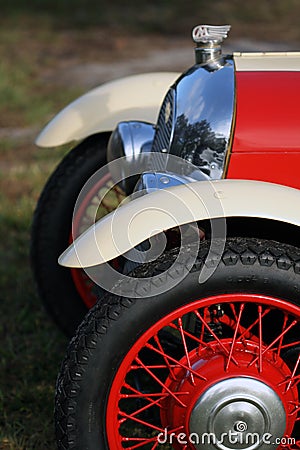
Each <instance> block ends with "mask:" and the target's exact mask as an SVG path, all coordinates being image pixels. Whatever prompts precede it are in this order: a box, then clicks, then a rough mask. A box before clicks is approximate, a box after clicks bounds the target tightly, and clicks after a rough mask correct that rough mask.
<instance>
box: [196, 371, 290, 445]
mask: <svg viewBox="0 0 300 450" xmlns="http://www.w3.org/2000/svg"><path fill="white" fill-rule="evenodd" d="M285 427H286V414H285V409H284V407H283V405H282V402H281V400H280V398H279V397H278V395H277V394H276V393H275V392H274V391H273V389H271V388H270V387H269V386H267V385H266V384H265V383H262V382H261V381H258V380H255V379H252V378H246V377H236V378H230V379H226V380H223V381H220V382H219V383H216V384H214V385H213V386H211V387H210V388H208V389H207V390H206V391H205V392H204V393H203V394H202V395H201V396H200V397H199V399H198V400H197V401H196V404H195V405H194V407H193V409H192V412H191V415H190V423H189V428H190V433H193V434H195V436H197V437H198V440H199V441H200V442H199V445H197V444H198V443H196V444H195V447H196V448H203V445H204V444H205V448H207V449H210V448H211V449H213V448H214V449H215V448H218V449H222V450H225V449H229V448H230V449H232V448H239V449H240V448H247V449H255V448H258V447H260V449H261V450H262V449H267V448H269V446H270V443H271V441H270V442H269V443H268V442H267V441H268V440H270V439H272V440H273V439H275V438H281V437H282V436H283V435H284V431H285Z"/></svg>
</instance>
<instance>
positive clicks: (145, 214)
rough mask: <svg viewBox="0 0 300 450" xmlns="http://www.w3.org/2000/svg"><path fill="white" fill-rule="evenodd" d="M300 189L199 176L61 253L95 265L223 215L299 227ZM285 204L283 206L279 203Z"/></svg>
mask: <svg viewBox="0 0 300 450" xmlns="http://www.w3.org/2000/svg"><path fill="white" fill-rule="evenodd" d="M299 203H300V191H299V190H296V189H293V188H289V187H286V186H282V185H277V184H272V183H265V182H260V181H248V180H217V181H197V182H192V183H188V184H184V185H180V186H175V187H172V188H169V189H163V190H159V191H155V192H152V193H150V194H147V195H144V196H142V197H139V198H137V199H135V200H132V201H130V202H128V203H126V204H124V205H122V206H121V207H119V208H118V209H117V210H116V211H114V212H112V213H110V214H108V215H107V216H105V217H104V218H103V219H101V220H100V221H99V222H97V223H96V224H95V225H94V226H92V227H91V228H89V229H88V230H87V231H86V232H85V233H84V234H82V235H81V236H80V237H79V238H78V239H76V240H75V242H74V243H73V244H72V245H71V246H70V247H69V248H68V249H67V250H66V251H65V252H64V253H63V254H62V255H61V257H60V259H59V263H60V264H61V265H63V266H66V267H92V266H95V265H98V264H101V263H104V262H107V261H109V260H111V259H113V258H116V257H117V256H120V255H122V254H124V253H126V252H127V251H129V250H130V249H132V248H133V247H136V246H137V245H138V244H140V243H141V242H143V241H145V240H146V239H149V238H150V237H151V236H154V235H156V234H159V233H160V232H162V231H166V230H168V229H170V228H173V227H176V226H179V225H184V224H187V223H192V222H196V221H199V220H205V219H214V218H220V217H225V218H226V217H259V218H264V219H272V220H277V221H282V222H287V223H290V224H294V225H297V226H300V211H299V209H298V208H295V205H298V204H299ZM278 205H280V208H278Z"/></svg>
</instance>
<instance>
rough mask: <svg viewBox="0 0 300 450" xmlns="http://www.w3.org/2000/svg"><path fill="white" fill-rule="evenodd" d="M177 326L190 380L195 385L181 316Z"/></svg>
mask: <svg viewBox="0 0 300 450" xmlns="http://www.w3.org/2000/svg"><path fill="white" fill-rule="evenodd" d="M178 326H179V330H180V335H181V339H182V343H183V348H184V353H185V357H186V360H187V364H188V368H189V374H190V377H191V382H192V384H194V385H195V380H194V375H193V373H192V372H191V371H192V366H191V361H190V357H189V352H188V348H187V345H186V340H185V336H184V332H183V327H182V318H181V317H179V318H178Z"/></svg>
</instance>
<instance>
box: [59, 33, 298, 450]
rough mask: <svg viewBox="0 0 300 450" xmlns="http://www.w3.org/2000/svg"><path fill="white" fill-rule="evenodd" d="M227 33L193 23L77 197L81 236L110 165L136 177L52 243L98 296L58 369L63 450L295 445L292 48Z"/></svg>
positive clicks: (123, 176) (117, 178)
mask: <svg viewBox="0 0 300 450" xmlns="http://www.w3.org/2000/svg"><path fill="white" fill-rule="evenodd" d="M227 32H228V27H211V26H198V27H196V28H195V29H194V31H193V38H194V41H195V43H196V63H195V65H194V66H193V67H191V68H190V69H189V70H188V71H187V72H186V73H184V74H183V75H181V76H180V77H179V78H178V79H177V81H175V82H174V83H173V84H172V85H171V87H170V89H169V90H168V91H167V93H166V96H165V98H164V100H163V102H162V106H161V109H160V112H159V115H158V119H157V122H156V124H155V125H154V124H153V123H149V122H148V121H146V120H145V121H143V122H142V121H141V120H144V117H138V116H137V111H135V112H134V113H133V115H132V117H131V118H132V120H131V121H128V117H124V118H122V119H120V120H121V122H120V123H118V124H117V126H116V128H115V130H114V131H113V132H112V134H111V136H110V139H109V143H108V147H107V160H108V161H109V164H108V166H107V167H106V168H105V169H103V168H102V169H100V172H97V173H96V174H95V175H94V176H93V177H92V178H91V179H90V181H89V182H88V183H87V184H86V185H85V187H84V189H83V190H82V192H81V194H80V196H79V200H78V202H77V205H76V208H75V213H74V227H75V232H76V233H75V234H76V236H77V235H78V234H80V231H78V223H79V222H81V220H82V218H83V217H84V213H83V211H86V209H87V205H91V201H90V199H91V198H93V199H94V200H93V201H94V202H95V196H96V197H97V198H96V202H98V203H99V204H100V205H101V204H102V205H103V202H104V203H105V198H107V197H104V194H105V193H101V194H97V195H96V194H95V192H97V193H99V187H101V180H102V181H103V177H104V176H107V174H109V175H108V176H109V177H110V179H112V180H113V182H114V183H115V184H116V185H117V186H118V187H117V188H116V189H117V190H116V191H115V192H117V195H119V200H118V202H117V204H118V203H119V201H121V197H120V196H121V192H122V195H130V194H133V197H132V199H131V201H126V202H124V204H122V206H121V207H119V208H117V209H116V210H115V211H113V212H111V213H110V214H109V215H106V216H105V217H104V218H102V219H101V220H100V221H98V222H96V223H95V225H92V227H91V228H89V229H88V230H87V231H85V232H84V233H83V234H81V235H80V236H79V237H78V238H77V239H76V240H75V242H74V243H73V244H72V245H71V246H70V247H69V248H68V249H67V250H66V251H65V252H64V253H63V254H62V256H61V257H60V260H59V261H60V264H61V265H63V266H65V267H67V268H69V269H64V270H65V271H66V272H65V273H70V272H69V271H70V270H71V271H73V272H72V273H73V274H77V275H74V277H75V278H73V279H74V280H76V277H77V282H78V279H79V278H78V277H81V279H85V280H87V279H88V280H92V281H91V284H90V285H91V286H93V287H94V288H95V286H96V287H97V289H98V296H99V302H98V303H97V304H96V305H95V306H94V307H93V309H92V310H91V311H90V313H89V314H88V315H87V317H86V318H85V319H84V321H83V323H82V324H81V325H80V327H79V328H78V330H77V333H76V336H75V337H74V338H73V339H72V341H71V344H70V347H69V350H68V353H67V356H66V359H65V361H64V363H63V366H62V370H61V373H60V376H59V379H58V384H57V398H56V429H57V439H58V446H59V448H61V449H66V448H74V449H78V450H79V449H80V450H82V449H89V450H93V449H110V450H117V449H122V448H128V449H137V448H141V449H156V448H175V449H195V448H196V449H202V448H205V449H220V450H221V449H222V450H227V449H241V448H242V449H249V450H250V449H251V450H252V449H260V450H267V449H269V448H270V445H272V446H273V448H279V449H288V450H292V449H298V448H300V414H299V411H300V392H299V386H300V248H299V247H300V210H299V204H300V190H299V189H300V176H299V167H300V119H299V104H300V53H234V54H233V55H223V54H222V52H221V42H222V40H223V39H224V37H226V35H227ZM172 76H173V75H172V74H170V75H169V77H170V78H172ZM136 90H137V91H138V90H139V89H136ZM133 91H134V89H133ZM133 91H131V95H133ZM136 104H137V105H138V104H140V103H139V101H138V100H136ZM137 109H138V108H137ZM141 109H142V108H141ZM145 114H146V113H145ZM125 115H126V114H125ZM124 119H125V120H124ZM120 158H121V159H120ZM120 161H121V162H120ZM95 169H97V168H95V167H94V171H95V172H96V170H95ZM104 170H106V172H105V171H104ZM105 174H106V175H105ZM99 183H100V184H99ZM94 186H96V188H95V189H96V190H94ZM91 193H92V194H91ZM87 199H89V200H87ZM72 206H74V202H73V205H72ZM115 206H116V205H114V207H115ZM93 215H94V218H96V213H95V211H93ZM69 233H70V229H69V230H68V235H69ZM76 236H75V237H76ZM72 239H73V238H72ZM72 239H70V241H71V240H72ZM132 269H133V271H131V270H132ZM61 270H63V269H61ZM86 292H88V291H86ZM89 292H90V291H89ZM84 295H86V294H85V293H84V292H83V297H84ZM83 297H82V298H83ZM69 300H70V299H69Z"/></svg>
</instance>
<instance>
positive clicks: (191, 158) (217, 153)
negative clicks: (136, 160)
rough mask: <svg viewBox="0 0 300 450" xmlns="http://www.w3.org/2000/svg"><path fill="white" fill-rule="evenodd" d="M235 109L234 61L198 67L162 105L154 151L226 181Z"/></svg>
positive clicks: (176, 87) (181, 79)
mask: <svg viewBox="0 0 300 450" xmlns="http://www.w3.org/2000/svg"><path fill="white" fill-rule="evenodd" d="M234 107H235V76H234V64H233V61H232V59H231V58H225V59H224V65H220V66H218V68H216V66H215V65H213V66H211V65H210V64H204V65H198V64H196V65H195V66H193V67H192V68H191V69H190V70H188V71H187V72H186V73H185V74H184V75H183V76H182V77H181V78H180V79H179V81H178V82H177V83H176V84H175V85H174V86H173V87H172V88H171V89H170V91H169V92H168V94H167V96H166V97H165V100H164V103H163V105H162V108H161V111H160V114H159V118H158V123H157V127H156V133H155V136H154V142H153V147H152V151H161V152H169V153H171V154H174V155H176V156H179V157H181V158H183V159H185V160H187V161H188V162H190V163H192V164H193V165H195V166H197V167H198V168H199V169H201V170H202V171H203V172H204V173H205V174H206V175H208V177H209V178H210V179H219V178H222V175H223V172H224V169H225V160H226V155H227V151H228V149H229V145H230V138H231V133H232V128H233V117H234Z"/></svg>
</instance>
